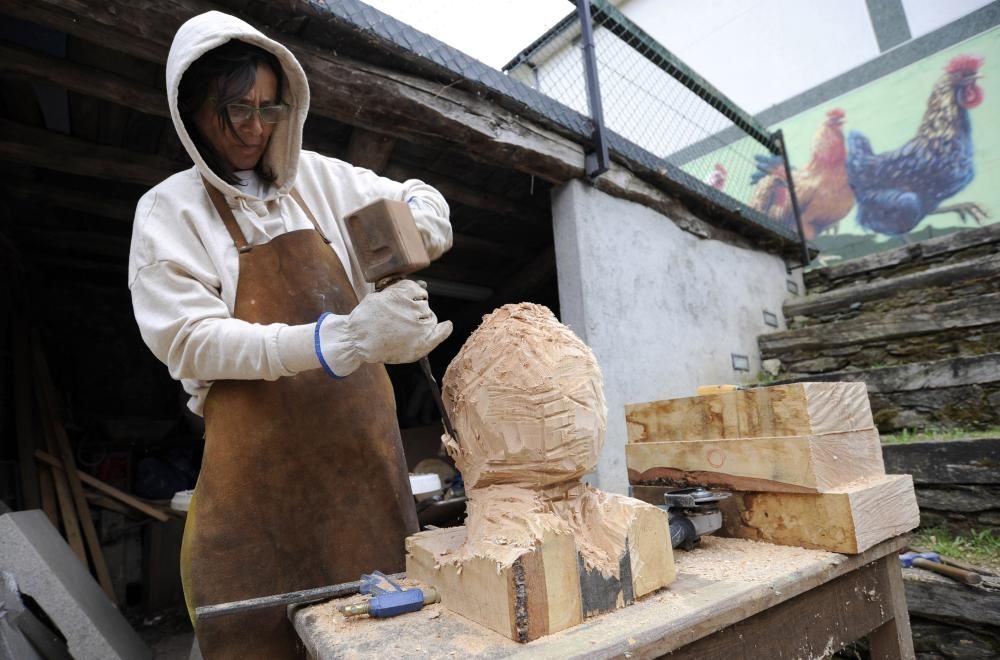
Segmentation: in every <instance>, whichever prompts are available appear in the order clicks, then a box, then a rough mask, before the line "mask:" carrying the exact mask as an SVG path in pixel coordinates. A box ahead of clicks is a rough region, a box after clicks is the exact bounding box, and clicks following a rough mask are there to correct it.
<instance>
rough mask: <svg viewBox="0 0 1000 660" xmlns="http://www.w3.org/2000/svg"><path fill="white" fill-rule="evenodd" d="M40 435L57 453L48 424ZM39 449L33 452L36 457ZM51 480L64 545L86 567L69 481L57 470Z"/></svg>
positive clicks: (51, 450) (52, 432)
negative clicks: (66, 545) (67, 546)
mask: <svg viewBox="0 0 1000 660" xmlns="http://www.w3.org/2000/svg"><path fill="white" fill-rule="evenodd" d="M42 434H43V435H44V437H45V447H46V448H47V449H48V450H49V451H50V452H52V453H58V451H59V449H58V447H57V446H56V439H55V433H54V431H53V430H52V428H51V425H49V424H42ZM41 451H42V450H41V449H36V450H35V455H36V456H37V455H38V453H39V452H41ZM50 476H51V478H52V482H53V485H54V487H55V494H56V504H57V508H58V512H59V520H60V521H61V522H62V531H63V535H64V536H65V537H66V543H68V544H69V547H70V549H71V550H73V554H75V555H76V556H77V557H78V558H79V559H80V561H81V562H83V565H84V566H87V565H88V564H87V549H86V548H85V547H84V545H83V536H82V535H81V534H80V521H79V519H78V518H77V515H76V505H75V504H74V503H73V496H72V494H71V493H70V489H69V479H68V477H67V476H66V474H65V473H64V472H62V471H59V470H52V472H51V475H50Z"/></svg>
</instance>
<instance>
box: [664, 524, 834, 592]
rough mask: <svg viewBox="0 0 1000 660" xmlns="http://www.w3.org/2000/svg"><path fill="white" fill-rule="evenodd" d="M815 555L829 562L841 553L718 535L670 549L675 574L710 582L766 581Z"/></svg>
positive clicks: (810, 562) (808, 563)
mask: <svg viewBox="0 0 1000 660" xmlns="http://www.w3.org/2000/svg"><path fill="white" fill-rule="evenodd" d="M817 559H819V560H821V561H826V562H829V563H830V564H831V565H832V564H834V563H836V562H837V561H838V560H840V559H842V556H841V555H838V554H835V553H833V552H824V551H822V550H808V549H806V548H798V547H794V546H785V545H772V544H770V543H761V542H757V541H748V540H746V539H730V538H723V537H719V536H703V537H702V538H701V544H700V545H699V546H698V547H696V548H695V549H694V550H690V551H687V552H683V551H681V552H675V553H674V564H675V565H676V567H677V572H678V574H679V575H691V576H696V577H699V578H703V579H706V580H711V581H713V582H729V581H733V582H744V583H763V582H770V581H772V580H774V579H775V578H776V577H780V576H782V575H786V574H788V573H789V572H793V571H796V570H800V569H803V568H805V567H807V566H811V565H815V563H816V560H817Z"/></svg>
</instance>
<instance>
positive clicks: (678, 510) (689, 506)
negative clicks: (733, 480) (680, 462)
mask: <svg viewBox="0 0 1000 660" xmlns="http://www.w3.org/2000/svg"><path fill="white" fill-rule="evenodd" d="M731 495H732V493H729V492H726V491H722V490H708V489H707V488H700V487H698V488H678V489H676V490H671V491H667V492H666V493H664V494H663V504H662V505H660V508H661V509H664V510H665V511H666V512H667V514H668V515H669V516H670V545H671V546H673V547H675V548H682V549H684V550H690V549H692V548H694V547H695V546H696V545H698V543H699V541H701V537H702V536H704V535H705V534H711V533H712V532H715V531H718V530H719V529H721V528H722V511H720V510H719V502H720V501H722V500H724V499H726V498H727V497H730V496H731Z"/></svg>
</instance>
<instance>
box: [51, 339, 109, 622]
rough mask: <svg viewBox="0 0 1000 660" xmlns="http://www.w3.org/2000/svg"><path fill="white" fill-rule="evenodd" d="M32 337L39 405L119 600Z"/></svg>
mask: <svg viewBox="0 0 1000 660" xmlns="http://www.w3.org/2000/svg"><path fill="white" fill-rule="evenodd" d="M33 339H34V341H33V347H34V353H33V357H34V358H35V386H36V391H37V394H38V407H39V410H40V411H41V412H42V415H43V418H44V420H45V422H47V423H48V426H49V429H50V431H51V432H52V433H53V435H54V437H55V449H56V451H57V452H58V453H57V456H59V457H60V459H61V460H62V464H63V465H64V466H65V467H66V469H65V470H64V472H65V474H66V481H67V482H68V484H69V492H70V494H71V495H72V497H73V506H74V507H76V514H77V518H78V520H79V522H80V528H81V529H82V530H83V537H84V539H85V540H86V542H87V549H88V550H89V552H90V561H91V564H93V566H94V573H95V574H96V575H97V581H98V582H99V583H100V585H101V588H102V589H103V590H104V593H106V594H107V595H108V598H109V599H110V600H111V602H112V603H117V599H116V597H115V585H114V583H113V582H112V581H111V573H110V572H109V571H108V563H107V561H105V559H104V551H103V550H101V540H100V539H99V538H98V537H97V529H95V528H94V519H93V518H91V517H90V505H89V504H87V498H86V497H84V494H83V485H82V484H81V483H80V474H79V472H78V471H77V470H76V459H75V458H74V457H73V449H72V448H71V447H70V444H69V437H67V435H66V429H65V428H64V427H63V425H62V420H60V419H59V417H58V414H57V412H56V409H55V395H54V392H53V387H52V381H51V380H50V376H49V369H48V365H47V364H46V362H45V353H44V352H43V351H42V346H41V343H40V342H39V341H38V338H37V337H34V338H33ZM83 561H84V564H85V565H86V563H87V560H86V557H84V560H83Z"/></svg>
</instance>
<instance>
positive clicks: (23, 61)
mask: <svg viewBox="0 0 1000 660" xmlns="http://www.w3.org/2000/svg"><path fill="white" fill-rule="evenodd" d="M0 73H7V74H16V75H20V76H26V77H28V78H31V79H34V80H45V81H47V82H50V83H53V84H55V85H59V86H60V87H65V88H66V89H67V90H69V91H72V92H78V93H80V94H86V95H87V96H93V97H94V98H99V99H105V100H107V101H113V102H114V103H117V104H119V105H122V106H125V107H127V108H132V109H133V110H138V111H139V112H144V113H146V114H149V115H155V116H160V117H168V116H169V115H170V113H169V110H168V108H167V96H166V94H164V93H163V92H162V91H161V90H157V89H153V88H152V87H149V86H146V85H143V84H142V83H139V82H136V81H134V80H129V79H128V78H125V77H123V76H119V75H117V74H115V73H111V72H110V71H101V70H99V69H94V68H91V67H88V66H83V65H81V64H77V63H75V62H71V61H70V60H67V59H64V58H61V57H52V56H50V55H44V54H42V53H38V52H36V51H32V50H28V49H27V48H19V47H17V46H10V45H6V44H0Z"/></svg>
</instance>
